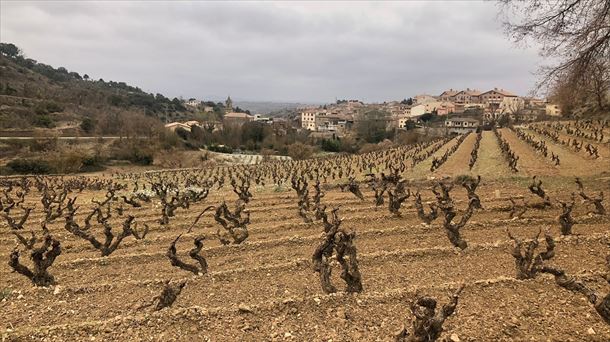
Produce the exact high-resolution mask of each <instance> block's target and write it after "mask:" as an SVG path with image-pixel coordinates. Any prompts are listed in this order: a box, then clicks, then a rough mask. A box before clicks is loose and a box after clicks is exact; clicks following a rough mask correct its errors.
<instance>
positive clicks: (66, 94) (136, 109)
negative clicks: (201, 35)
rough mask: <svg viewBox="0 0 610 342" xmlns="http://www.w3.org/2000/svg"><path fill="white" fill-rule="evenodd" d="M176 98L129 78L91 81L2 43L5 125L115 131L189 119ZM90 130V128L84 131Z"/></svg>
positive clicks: (0, 112)
mask: <svg viewBox="0 0 610 342" xmlns="http://www.w3.org/2000/svg"><path fill="white" fill-rule="evenodd" d="M193 114H194V113H192V112H190V111H189V110H188V109H187V108H185V106H184V105H183V104H182V103H181V101H180V100H179V99H177V98H174V99H169V98H167V97H165V96H163V95H162V94H156V95H153V94H148V93H146V92H144V91H142V89H140V88H138V87H135V86H131V85H128V84H126V83H124V82H115V81H105V80H103V79H99V80H91V79H90V78H89V76H88V75H87V74H82V75H81V74H79V73H78V72H75V71H69V70H67V69H66V68H64V67H57V68H55V67H53V66H50V65H46V64H44V63H41V62H38V61H36V60H34V59H31V58H27V57H26V56H25V55H24V54H23V53H22V52H21V50H20V49H19V48H18V47H16V46H15V45H13V44H8V43H1V44H0V129H2V130H4V131H5V132H7V133H10V131H11V130H21V131H22V130H30V129H32V128H36V127H41V128H55V129H62V130H64V131H66V130H72V131H74V130H78V129H77V128H78V127H79V126H80V125H81V123H82V122H83V120H85V119H86V118H89V119H90V120H87V121H89V123H92V125H89V127H87V126H86V125H85V130H88V131H96V132H97V133H100V134H115V133H117V130H118V129H119V128H121V127H123V126H124V125H125V123H126V122H130V121H137V122H141V119H142V118H141V117H147V118H150V119H152V120H150V123H151V124H153V123H155V122H156V123H161V122H166V121H174V120H186V119H190V118H191V117H192V116H193ZM84 133H91V132H84Z"/></svg>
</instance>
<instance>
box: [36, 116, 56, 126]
mask: <svg viewBox="0 0 610 342" xmlns="http://www.w3.org/2000/svg"><path fill="white" fill-rule="evenodd" d="M34 126H38V127H46V128H53V127H55V122H54V121H53V119H51V117H50V116H48V115H46V114H43V115H38V116H36V119H34Z"/></svg>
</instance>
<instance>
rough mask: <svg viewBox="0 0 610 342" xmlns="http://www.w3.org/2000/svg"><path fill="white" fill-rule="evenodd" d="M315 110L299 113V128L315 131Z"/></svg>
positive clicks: (316, 112)
mask: <svg viewBox="0 0 610 342" xmlns="http://www.w3.org/2000/svg"><path fill="white" fill-rule="evenodd" d="M317 116H318V111H317V110H305V111H302V112H301V127H302V128H305V129H307V130H310V131H315V130H316V117H317Z"/></svg>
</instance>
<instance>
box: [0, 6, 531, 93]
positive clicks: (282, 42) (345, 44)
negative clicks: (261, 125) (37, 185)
mask: <svg viewBox="0 0 610 342" xmlns="http://www.w3.org/2000/svg"><path fill="white" fill-rule="evenodd" d="M0 7H1V8H0V13H1V14H0V15H1V17H0V19H1V20H0V34H1V35H0V38H1V40H2V42H11V43H14V44H15V45H17V46H19V47H20V48H22V49H23V50H24V52H25V54H26V55H27V56H28V57H31V58H34V59H36V60H38V61H40V62H43V63H47V64H50V65H53V66H55V67H59V66H64V67H66V68H67V69H69V70H71V71H77V72H79V73H81V74H84V73H87V74H89V75H90V76H91V77H92V78H95V79H98V78H103V79H104V80H106V81H108V80H113V81H125V82H127V83H129V84H131V85H135V86H139V87H140V88H142V89H144V90H145V91H147V92H153V93H156V92H160V93H163V94H165V95H167V96H170V97H174V96H183V97H185V98H189V97H195V98H198V99H208V98H218V97H226V96H227V95H228V94H230V95H231V96H232V97H233V98H236V99H245V100H260V101H265V100H271V101H300V102H331V101H334V100H335V98H338V99H343V98H347V99H361V100H365V101H369V102H381V101H385V100H396V99H402V98H405V97H409V96H414V95H416V94H419V93H431V94H434V95H438V94H439V93H440V92H441V91H442V90H444V89H446V88H454V89H455V88H466V87H471V88H477V89H480V90H486V89H489V88H493V87H502V88H505V89H507V90H510V91H513V92H515V93H518V94H520V95H526V94H527V92H528V91H530V90H531V89H532V88H533V86H534V84H535V81H536V77H535V75H534V74H533V73H534V72H535V70H536V69H537V67H538V66H539V64H540V58H539V57H538V55H537V51H536V49H534V48H528V49H523V48H515V47H514V45H513V44H512V43H511V42H510V41H509V40H508V39H507V37H506V36H505V35H504V33H503V30H502V26H501V21H500V20H499V18H498V16H497V12H498V7H497V5H496V4H494V3H493V2H487V1H486V2H476V1H464V2H458V1H447V2H441V1H428V2H424V1H421V2H415V1H412V2H383V3H379V2H378V3H365V2H354V3H347V2H333V3H324V2H302V3H295V2H264V3H256V2H207V3H203V2H194V3H193V2H159V1H154V2H153V1H148V2H128V1H122V2H118V1H107V2H89V1H87V2H76V1H68V2H60V1H56V2H55V1H38V2H25V1H19V2H16V1H15V2H7V1H4V0H2V1H1V2H0Z"/></svg>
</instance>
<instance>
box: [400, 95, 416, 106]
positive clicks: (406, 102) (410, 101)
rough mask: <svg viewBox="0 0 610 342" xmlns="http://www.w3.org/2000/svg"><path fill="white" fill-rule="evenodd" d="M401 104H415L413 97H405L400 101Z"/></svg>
mask: <svg viewBox="0 0 610 342" xmlns="http://www.w3.org/2000/svg"><path fill="white" fill-rule="evenodd" d="M400 104H403V105H407V106H412V105H413V98H410V97H409V98H408V99H404V100H402V101H400Z"/></svg>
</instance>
